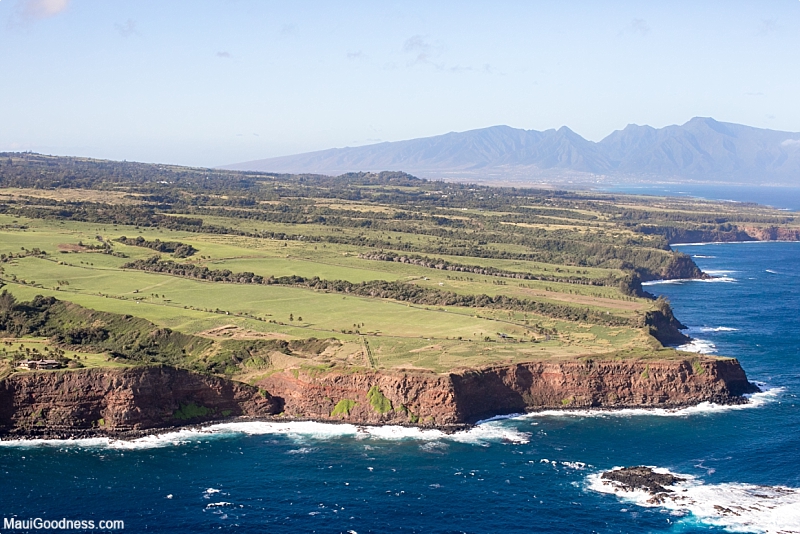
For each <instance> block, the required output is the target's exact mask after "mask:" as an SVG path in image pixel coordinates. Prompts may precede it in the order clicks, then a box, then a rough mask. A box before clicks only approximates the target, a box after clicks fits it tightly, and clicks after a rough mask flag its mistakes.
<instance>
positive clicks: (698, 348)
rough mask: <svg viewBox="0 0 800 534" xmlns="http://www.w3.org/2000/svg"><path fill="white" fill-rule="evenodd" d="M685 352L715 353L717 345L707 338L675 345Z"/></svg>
mask: <svg viewBox="0 0 800 534" xmlns="http://www.w3.org/2000/svg"><path fill="white" fill-rule="evenodd" d="M675 348H676V349H678V350H682V351H684V352H697V353H699V354H713V353H715V352H717V346H716V345H714V344H713V343H712V342H710V341H707V340H705V339H693V340H691V341H690V342H689V343H685V344H683V345H678V346H677V347H675Z"/></svg>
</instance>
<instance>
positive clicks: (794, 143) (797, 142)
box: [781, 139, 800, 148]
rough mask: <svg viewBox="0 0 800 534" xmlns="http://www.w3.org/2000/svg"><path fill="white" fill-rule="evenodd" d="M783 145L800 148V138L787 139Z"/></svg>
mask: <svg viewBox="0 0 800 534" xmlns="http://www.w3.org/2000/svg"><path fill="white" fill-rule="evenodd" d="M781 146H783V147H794V148H800V139H787V140H786V141H784V142H783V143H781Z"/></svg>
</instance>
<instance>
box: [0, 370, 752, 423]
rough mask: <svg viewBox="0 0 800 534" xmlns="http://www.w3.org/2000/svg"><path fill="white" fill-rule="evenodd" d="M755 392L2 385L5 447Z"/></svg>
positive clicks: (311, 377) (689, 377)
mask: <svg viewBox="0 0 800 534" xmlns="http://www.w3.org/2000/svg"><path fill="white" fill-rule="evenodd" d="M755 391H758V388H757V387H756V386H754V385H753V384H751V383H750V382H749V381H748V380H747V377H746V375H745V373H744V371H743V370H742V368H741V366H740V365H739V363H738V361H736V360H734V359H719V358H710V357H700V358H695V359H691V360H689V359H687V360H591V359H585V360H581V361H564V362H531V363H522V364H515V365H503V366H493V367H488V368H484V369H477V370H465V371H462V372H454V373H449V374H443V375H437V374H434V373H425V372H385V371H361V372H351V371H340V372H339V371H333V370H332V371H329V372H325V373H320V372H314V371H299V370H292V371H284V372H277V373H274V374H272V375H270V376H268V377H266V378H264V379H262V380H260V381H258V382H256V383H255V385H248V384H244V383H241V382H236V381H232V380H227V379H224V378H220V377H215V376H210V375H204V374H198V373H193V372H190V371H186V370H182V369H176V368H172V367H167V366H149V367H135V368H127V369H79V370H68V371H35V372H24V373H15V374H13V375H11V376H8V377H6V378H5V379H3V380H0V439H20V438H45V439H52V438H60V439H65V438H83V437H98V436H107V437H112V438H131V437H138V436H141V435H144V434H153V433H159V432H164V431H169V430H174V429H177V428H181V427H190V426H197V425H200V424H208V423H213V422H220V421H247V420H260V421H301V420H313V421H321V422H329V423H351V424H357V425H387V424H390V425H402V426H415V427H423V428H437V429H440V430H443V431H455V430H460V429H463V428H466V427H468V426H470V425H472V424H474V423H476V422H477V421H479V420H482V419H487V418H490V417H493V416H498V415H504V414H512V413H523V412H532V411H538V410H554V409H555V410H558V409H594V410H614V409H622V408H675V409H677V408H682V407H686V406H691V405H696V404H699V403H701V402H715V403H719V404H736V403H742V402H746V399H745V398H744V397H742V395H744V394H746V393H752V392H755Z"/></svg>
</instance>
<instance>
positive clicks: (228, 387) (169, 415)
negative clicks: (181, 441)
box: [0, 366, 279, 438]
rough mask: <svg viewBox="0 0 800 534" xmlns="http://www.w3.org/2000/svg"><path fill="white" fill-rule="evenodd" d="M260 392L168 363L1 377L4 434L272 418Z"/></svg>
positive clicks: (269, 401) (116, 430) (74, 433)
mask: <svg viewBox="0 0 800 534" xmlns="http://www.w3.org/2000/svg"><path fill="white" fill-rule="evenodd" d="M278 411H279V403H278V402H277V401H276V400H275V399H273V398H271V397H270V396H269V395H268V394H266V393H265V392H263V391H259V390H258V388H254V387H252V386H248V385H247V384H242V383H240V382H235V381H232V380H226V379H224V378H218V377H215V376H209V375H203V374H198V373H192V372H190V371H185V370H182V369H175V368H172V367H167V366H151V367H136V368H128V369H101V368H95V369H79V370H70V371H50V372H48V371H36V372H24V373H15V374H13V375H11V376H9V377H7V378H5V379H3V380H0V435H2V434H5V435H11V436H15V435H16V436H20V437H22V436H24V437H37V436H41V437H48V438H49V437H82V436H88V435H102V434H125V433H129V432H133V433H135V432H137V431H142V430H147V429H151V428H164V427H172V426H182V425H185V424H190V423H194V422H201V421H206V420H214V419H220V418H224V417H231V416H242V415H247V416H268V415H271V414H274V413H277V412H278Z"/></svg>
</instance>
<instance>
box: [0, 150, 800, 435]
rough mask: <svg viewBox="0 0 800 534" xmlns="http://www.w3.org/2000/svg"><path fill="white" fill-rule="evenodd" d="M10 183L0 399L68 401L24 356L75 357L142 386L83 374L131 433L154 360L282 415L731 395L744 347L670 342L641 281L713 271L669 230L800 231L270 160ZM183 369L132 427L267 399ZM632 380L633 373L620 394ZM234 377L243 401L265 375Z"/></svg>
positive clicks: (104, 165)
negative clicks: (274, 167) (159, 402)
mask: <svg viewBox="0 0 800 534" xmlns="http://www.w3.org/2000/svg"><path fill="white" fill-rule="evenodd" d="M0 186H1V187H2V189H0V285H2V286H3V287H2V291H0V336H2V337H3V338H4V339H3V341H4V346H3V347H2V352H1V353H0V379H2V380H4V382H3V384H5V385H4V386H2V385H0V393H2V391H3V388H6V389H5V391H6V392H7V395H9V396H10V397H9V398H13V399H14V400H13V403H16V404H14V405H15V406H18V408H15V410H16V411H15V412H14V414H16V415H13V414H12V415H13V416H12V415H7V416H3V414H2V413H0V419H2V418H3V417H6V421H7V422H6V423H2V421H0V426H2V424H6V425H7V426H8V425H10V426H9V428H12V427H13V428H16V429H25V428H28V427H27V426H25V425H27V424H29V423H30V424H33V425H34V426H36V425H35V424H34V423H31V417H33V415H35V414H38V413H40V407H39V406H37V405H34V404H31V403H29V402H28V401H26V400H25V399H26V398H32V397H30V396H28V397H26V396H25V395H23V394H22V393H20V392H23V393H24V391H27V389H25V388H32V389H30V390H31V391H33V390H35V389H36V387H37V386H35V384H36V383H39V382H41V384H51V385H52V388H50V389H47V390H46V391H45V390H42V391H38V390H37V392H36V395H39V394H41V395H51V396H52V398H54V399H57V398H61V397H59V395H61V393H59V392H58V385H59V384H61V383H62V381H60V379H58V380H57V379H52V380H49V379H48V380H49V381H48V380H42V381H37V380H34V379H29V378H26V377H28V373H31V372H33V371H22V370H19V369H18V365H17V364H18V362H19V361H21V360H28V359H31V358H32V359H42V358H44V359H48V358H55V359H57V360H58V361H60V362H61V363H62V365H64V366H66V367H67V369H59V370H53V371H38V372H42V373H65V374H69V373H82V374H81V375H80V376H82V377H84V378H80V379H79V378H75V379H74V380H76V382H75V384H78V383H81V384H82V383H84V381H88V382H86V383H91V384H94V385H95V386H96V387H107V384H115V383H116V384H122V383H124V384H125V386H124V387H126V388H130V392H131V393H130V395H127V394H125V395H123V397H125V398H126V399H128V400H130V399H131V398H133V399H134V400H135V401H136V402H133V404H131V403H127V404H125V403H122V404H124V406H125V408H124V409H123V408H121V407H120V406H122V404H119V403H117V404H115V403H111V404H108V403H106V404H103V402H104V401H102V399H103V396H102V395H101V394H100V392H93V394H96V399H97V406H95V407H94V408H92V410H94V411H92V412H91V413H92V417H100V419H103V420H104V421H105V420H106V418H108V421H109V422H110V421H114V422H115V423H114V424H115V425H118V427H119V428H120V429H123V428H128V427H127V426H126V425H127V423H126V422H125V421H126V419H125V417H127V415H126V416H125V417H123V416H122V415H120V413H124V414H128V413H129V412H128V411H129V410H135V406H137V405H146V406H151V405H152V403H150V402H149V401H146V399H141V398H140V397H141V396H142V395H145V396H146V395H148V393H147V391H148V389H147V388H149V387H150V386H147V387H145V386H144V385H142V384H144V383H145V382H146V383H147V384H149V383H150V381H151V379H150V378H147V377H151V376H155V375H152V373H151V372H150V371H147V369H150V368H153V367H165V368H166V367H168V368H171V369H181V370H182V371H185V372H188V373H200V374H202V375H206V376H207V375H213V376H216V377H218V378H223V379H225V380H228V381H234V382H239V383H247V384H250V385H254V386H257V387H258V388H261V389H262V390H263V391H264V392H265V393H264V395H266V396H264V395H262V396H263V398H265V399H266V398H269V399H273V398H274V401H275V404H273V403H272V401H270V404H269V406H266V407H262V408H264V410H267V411H269V413H285V414H290V415H291V416H293V417H300V418H303V417H313V418H315V419H321V418H327V417H330V418H347V417H350V415H351V413H352V415H353V418H354V419H350V420H353V421H361V422H374V423H378V422H386V421H394V422H398V421H406V422H409V423H416V422H420V423H421V424H422V423H423V422H424V423H425V424H440V423H442V422H447V424H456V423H463V422H469V421H472V420H473V419H474V418H475V417H478V416H482V415H483V414H484V411H488V412H496V413H501V412H504V411H506V410H517V409H534V408H536V407H544V406H548V407H553V406H555V407H559V406H609V407H612V406H613V407H621V406H628V407H630V406H653V405H665V406H667V405H668V406H678V405H684V404H691V403H696V402H701V401H703V400H714V399H716V400H720V401H725V402H739V401H741V399H740V398H738V397H737V395H739V394H740V393H742V392H743V391H746V390H747V388H746V387H745V386H746V385H747V382H746V379H745V377H744V373H743V371H742V370H741V368H740V367H739V366H738V363H736V362H729V363H720V362H725V361H728V360H724V359H722V360H720V359H716V358H711V357H706V356H703V355H699V354H694V353H687V352H683V351H681V350H676V349H675V348H673V347H674V346H675V345H680V344H682V343H685V342H686V341H687V340H688V338H687V337H686V336H685V334H683V333H682V332H681V330H682V327H683V325H682V324H681V323H680V321H679V320H678V318H675V317H674V316H673V313H672V310H671V308H670V306H669V303H668V302H666V301H665V300H663V299H655V298H654V296H653V295H650V294H649V293H647V292H646V291H645V290H644V289H643V287H642V282H643V281H647V280H653V279H657V278H667V279H686V278H689V279H702V278H704V277H707V275H705V274H704V273H702V272H701V271H700V270H699V269H698V268H697V266H696V265H695V264H694V261H693V260H692V258H691V257H689V256H687V255H685V254H681V253H677V252H674V251H672V250H671V249H670V247H669V244H670V243H671V242H678V241H687V240H713V241H730V240H737V241H738V240H748V239H750V240H757V239H776V238H781V239H794V240H798V239H800V221H798V220H797V219H796V218H795V217H794V215H792V214H789V213H786V212H781V211H777V210H774V209H770V208H765V207H762V206H757V205H737V204H731V203H715V202H704V201H695V200H687V199H659V198H645V197H633V196H621V195H609V194H589V193H570V192H564V191H547V190H536V189H518V188H517V189H514V188H500V187H486V186H478V185H468V184H461V183H447V182H433V181H428V180H423V179H419V178H415V177H413V176H410V175H408V174H403V173H396V172H384V173H378V174H368V173H355V174H347V175H343V176H339V177H330V176H321V175H270V174H263V173H253V172H250V173H243V172H236V171H226V170H209V169H196V168H185V167H177V166H162V165H146V164H140V163H127V162H110V161H96V160H89V159H78V158H59V157H52V156H42V155H39V154H30V153H24V154H19V153H17V154H3V155H0ZM87 368H88V369H87ZM96 369H101V370H102V369H106V370H108V373H109V374H108V375H105V374H103V372H102V371H97V370H96ZM112 371H113V373H112ZM156 374H157V375H158V376H161V377H164V376H167V375H162V374H158V373H156ZM167 374H169V373H168V372H167ZM559 374H561V375H563V376H564V380H563V381H562V380H560V379H559V380H556V382H558V383H550V382H548V380H551V379H553V378H552V377H554V376H556V375H559ZM112 375H113V376H117V377H122V378H120V380H122V382H116V379H114V378H113V376H112ZM578 375H580V376H582V377H584V378H579V377H578ZM169 376H173V375H169ZM174 376H179V375H174ZM180 377H184V378H180V381H181V383H184V381H185V383H186V384H189V385H190V386H191V387H190V386H187V388H188V389H187V390H186V392H185V393H181V395H180V396H178V397H174V398H172V397H170V398H169V399H165V400H164V402H165V403H167V404H168V406H166V407H163V410H162V412H159V413H161V415H159V416H156V415H153V418H151V419H148V420H147V421H145V422H141V424H142V425H145V424H146V425H160V424H173V423H174V422H175V418H176V416H175V414H176V413H182V412H181V410H182V409H183V408H181V406H183V405H184V404H185V403H187V402H191V391H190V389H191V388H195V387H196V388H198V389H197V395H198V403H200V402H201V401H202V402H204V403H206V404H202V405H201V404H197V409H196V410H194V409H193V411H191V413H201V412H202V413H203V414H205V415H204V416H203V417H205V416H208V417H217V416H218V415H219V414H221V413H222V412H223V411H231V413H239V412H241V413H262V412H260V411H258V410H255V408H253V410H255V411H248V410H250V408H247V406H249V404H248V405H247V406H245V405H240V404H236V403H234V401H235V398H234V397H235V395H234V396H231V395H233V393H231V394H230V395H227V394H226V395H227V396H223V397H222V398H218V397H213V396H209V395H210V392H209V391H208V387H207V386H208V385H209V384H214V383H216V382H208V381H204V380H200V381H198V380H199V379H195V378H189V375H183V374H181V375H180ZM459 377H463V378H459ZM533 377H537V378H533ZM539 377H540V378H539ZM547 377H550V378H547ZM65 380H66V381H67V382H70V381H71V380H72V379H71V378H65ZM159 380H161V379H160V378H159ZM176 380H177V378H176ZM676 380H677V381H679V382H680V383H681V384H683V385H682V386H681V388H677V387H676V388H672V386H671V385H670V384H673V383H677V382H675V381H676ZM142 381H144V382H142ZM156 382H157V381H156ZM70 383H72V382H70ZM154 383H155V382H154ZM619 383H631V384H634V386H635V387H632V389H628V390H626V392H624V394H623V392H621V391H618V389H619V388H618V386H617V385H616V384H619ZM203 384H205V385H203ZM347 384H351V385H352V388H351V387H350V386H348V385H347ZM465 384H469V386H468V387H467V386H465ZM598 384H605V385H603V386H602V387H600V386H598ZM95 386H92V387H95ZM462 386H464V387H462ZM684 386H685V387H684ZM43 387H44V386H43ZM87 387H88V386H87ZM108 387H110V386H108ZM120 387H122V386H120ZM209 387H210V386H209ZM215 387H216V386H215ZM376 387H378V388H379V389H377V390H373V388H376ZM20 388H22V389H20ZM348 388H349V389H348ZM381 388H383V389H381ZM670 388H671V389H670ZM686 388H689V389H686ZM212 389H213V388H212ZM234 389H235V388H234ZM350 389H353V391H350ZM662 390H664V391H668V393H664V395H661V394H660V393H661V392H662ZM231 391H234V390H233V389H232V390H231ZM236 391H239V392H240V393H241V396H242V397H241V399H243V400H242V402H245V401H246V402H247V403H250V401H251V400H253V395H256V394H258V392H259V391H258V390H253V389H247V388H245V389H236ZM678 391H681V392H684V393H686V392H689V393H690V394H688V395H684V394H683V393H682V394H680V395H679V394H677V393H675V392H678ZM204 392H205V393H204ZM441 395H444V396H445V397H447V399H449V400H447V399H445V398H444V397H441ZM129 397H130V398H129ZM488 398H491V399H493V400H492V404H486V403H480V402H479V400H478V399H488ZM136 399H138V400H136ZM203 399H205V400H203ZM248 399H249V400H248ZM63 400H64V402H65V403H66V404H65V406H66V405H67V404H69V403H73V402H76V400H75V399H74V398H72V397H70V398H64V399H63ZM140 400H141V401H142V402H144V403H145V404H137V403H139V401H140ZM445 400H447V403H449V404H448V406H450V408H448V409H447V410H446V411H445V412H442V411H437V410H439V408H438V407H440V406H442V404H441V402H445ZM440 401H441V402H440ZM9 402H12V401H9ZM54 402H56V401H54ZM58 402H61V401H58ZM126 402H127V401H126ZM236 402H238V401H236ZM481 402H483V401H481ZM232 403H233V404H232ZM476 403H477V404H476ZM262 404H263V403H262ZM75 406H78V405H77V404H76V405H75ZM237 406H239V407H238V408H237ZM392 406H393V408H392ZM203 407H205V408H203ZM370 407H371V408H370ZM387 407H388V408H387ZM153 408H154V409H155V408H158V407H157V406H153ZM201 408H202V409H201ZM78 409H79V406H78V407H76V408H75V410H78ZM204 409H207V411H204ZM198 410H199V411H198ZM237 410H238V412H237ZM259 410H260V408H259ZM482 410H483V411H482ZM53 413H54V414H56V415H57V414H58V413H61V414H62V415H58V417H59V418H60V419H59V420H64V421H66V420H67V419H69V418H72V417H73V416H74V421H75V423H74V425H78V426H74V425H73V427H74V428H78V427H80V428H83V429H91V428H93V427H92V425H93V424H95V423H96V420H89V419H86V418H81V417H78V416H77V415H75V414H74V413H73V411H69V414H71V415H69V416H68V415H66V414H65V413H62V412H53ZM154 413H155V412H154ZM97 414H101V415H97ZM103 414H105V415H103ZM115 414H116V415H115ZM29 416H30V417H29ZM62 416H63V417H62ZM423 416H424V419H423ZM20 417H21V419H19V418H20ZM198 417H200V416H198ZM15 418H17V419H15ZM178 419H179V420H182V419H181V418H178ZM70 420H73V419H70ZM54 421H55V420H54ZM42 424H43V425H44V428H43V430H46V429H47V428H49V427H47V425H49V424H50V423H42ZM53 424H55V423H53ZM59 424H61V423H59ZM64 424H66V423H64ZM109 424H111V423H109ZM81 425H83V426H81ZM20 431H23V430H20ZM26 431H27V430H26ZM0 432H2V429H0Z"/></svg>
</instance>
